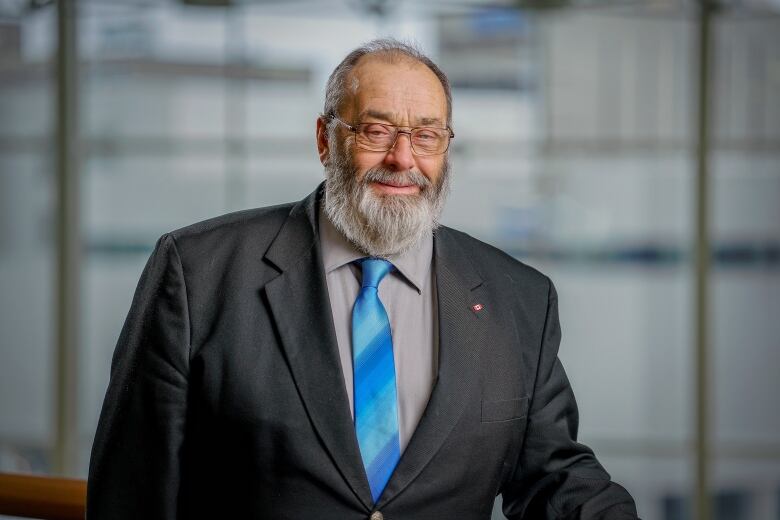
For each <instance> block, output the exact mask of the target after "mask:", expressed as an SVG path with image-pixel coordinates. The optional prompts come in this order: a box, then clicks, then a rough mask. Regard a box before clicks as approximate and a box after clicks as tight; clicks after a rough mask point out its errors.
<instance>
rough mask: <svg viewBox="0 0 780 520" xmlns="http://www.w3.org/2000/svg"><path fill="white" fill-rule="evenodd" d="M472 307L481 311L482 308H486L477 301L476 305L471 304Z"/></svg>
mask: <svg viewBox="0 0 780 520" xmlns="http://www.w3.org/2000/svg"><path fill="white" fill-rule="evenodd" d="M471 308H472V309H473V310H474V312H479V311H481V310H482V309H484V308H485V306H484V305H482V304H481V303H475V304H474V305H472V306H471Z"/></svg>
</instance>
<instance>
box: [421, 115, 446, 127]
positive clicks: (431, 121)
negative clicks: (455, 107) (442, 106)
mask: <svg viewBox="0 0 780 520" xmlns="http://www.w3.org/2000/svg"><path fill="white" fill-rule="evenodd" d="M417 124H418V125H421V126H432V125H441V124H442V121H441V119H439V118H438V117H421V118H420V119H418V120H417Z"/></svg>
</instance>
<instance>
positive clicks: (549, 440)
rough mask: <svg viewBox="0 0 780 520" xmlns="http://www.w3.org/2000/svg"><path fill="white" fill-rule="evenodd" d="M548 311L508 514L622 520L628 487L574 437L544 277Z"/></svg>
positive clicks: (629, 504) (630, 510) (574, 416)
mask: <svg viewBox="0 0 780 520" xmlns="http://www.w3.org/2000/svg"><path fill="white" fill-rule="evenodd" d="M548 283H549V289H548V301H547V315H546V318H545V323H544V330H543V333H542V345H541V350H540V354H539V363H538V365H537V374H536V383H535V386H534V390H533V395H532V396H531V399H532V400H531V404H530V409H529V414H528V424H527V430H526V435H525V442H524V446H523V448H522V450H521V452H520V454H519V458H518V460H517V462H516V464H515V467H514V470H513V474H512V478H511V479H510V480H509V481H508V482H507V483H506V484H505V486H504V488H503V490H502V494H503V510H504V514H505V515H506V516H507V518H509V519H513V520H515V519H517V520H519V519H533V520H541V519H566V520H623V519H635V518H637V513H636V506H635V505H634V501H633V499H632V498H631V496H630V495H629V494H628V492H627V491H626V490H625V489H623V488H622V487H621V486H619V485H618V484H615V483H614V482H611V481H610V476H609V474H608V473H607V472H606V471H605V470H604V468H603V467H602V466H601V464H599V462H598V461H597V460H596V457H595V456H594V455H593V452H592V451H591V450H590V449H589V448H588V447H586V446H584V445H582V444H579V443H578V442H577V428H578V422H579V416H578V412H577V404H576V402H575V400H574V393H573V392H572V389H571V386H570V385H569V381H568V378H567V377H566V373H565V372H564V370H563V366H562V365H561V362H560V360H559V359H558V346H559V344H560V340H561V328H560V323H559V321H558V297H557V294H556V291H555V287H554V286H553V284H552V281H550V280H549V279H548Z"/></svg>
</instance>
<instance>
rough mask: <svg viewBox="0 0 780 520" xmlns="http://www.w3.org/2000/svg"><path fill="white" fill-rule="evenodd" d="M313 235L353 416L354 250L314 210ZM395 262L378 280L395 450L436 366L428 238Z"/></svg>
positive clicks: (357, 280)
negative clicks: (394, 395) (389, 349)
mask: <svg viewBox="0 0 780 520" xmlns="http://www.w3.org/2000/svg"><path fill="white" fill-rule="evenodd" d="M319 222H320V226H319V228H320V229H319V235H320V243H321V244H322V262H323V266H324V268H325V278H326V281H327V284H328V295H329V297H330V307H331V310H332V311H333V324H334V326H335V329H336V340H337V341H338V347H339V356H340V358H341V368H342V372H343V373H344V383H345V385H346V389H347V395H348V396H349V408H350V411H351V413H352V417H353V418H354V417H355V405H354V387H353V371H352V306H353V305H354V304H355V299H356V298H357V295H358V292H359V291H360V287H361V283H362V282H361V270H360V266H358V265H356V264H354V263H352V262H354V261H355V260H357V259H359V258H363V257H365V256H366V255H365V254H362V253H361V252H360V251H358V250H357V249H356V248H355V247H354V246H353V245H352V244H351V243H350V242H349V241H347V239H346V238H344V235H342V234H341V232H339V231H338V230H337V229H336V227H335V226H334V225H333V223H332V222H331V221H330V219H328V217H327V216H326V215H325V214H324V213H323V212H322V210H320V219H319ZM387 259H388V260H389V261H390V262H392V263H393V265H394V266H395V268H396V269H395V270H393V271H391V272H390V273H389V274H388V275H387V276H385V278H384V279H383V280H382V282H381V283H380V284H379V299H380V300H381V301H382V304H383V305H384V307H385V310H387V315H388V317H389V319H390V330H391V334H392V338H393V357H394V359H395V376H396V388H397V391H398V427H399V432H400V439H399V440H400V444H401V452H403V451H404V450H405V449H406V446H407V444H409V439H411V437H412V434H413V433H414V430H415V429H416V428H417V423H419V422H420V418H421V417H422V414H423V411H424V410H425V407H426V405H427V404H428V398H429V397H430V395H431V390H432V389H433V385H434V383H435V381H436V373H437V370H438V365H437V364H438V345H439V338H438V336H439V320H438V311H437V301H436V300H437V298H436V283H435V278H434V276H435V275H434V272H433V237H432V236H429V237H427V238H426V239H423V240H422V241H421V242H420V243H419V244H417V245H416V246H415V247H414V248H412V249H411V250H410V251H408V252H407V253H404V254H403V255H397V256H391V257H388V258H387Z"/></svg>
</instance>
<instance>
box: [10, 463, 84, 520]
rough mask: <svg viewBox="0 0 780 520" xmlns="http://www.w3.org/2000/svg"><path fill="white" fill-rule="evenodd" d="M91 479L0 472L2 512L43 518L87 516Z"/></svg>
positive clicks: (65, 519) (63, 519) (71, 519)
mask: <svg viewBox="0 0 780 520" xmlns="http://www.w3.org/2000/svg"><path fill="white" fill-rule="evenodd" d="M86 500H87V483H86V481H84V480H74V479H65V478H54V477H41V476H32V475H17V474H11V473H0V515H11V516H20V517H24V518H38V519H41V520H83V519H84V512H85V509H86Z"/></svg>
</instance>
